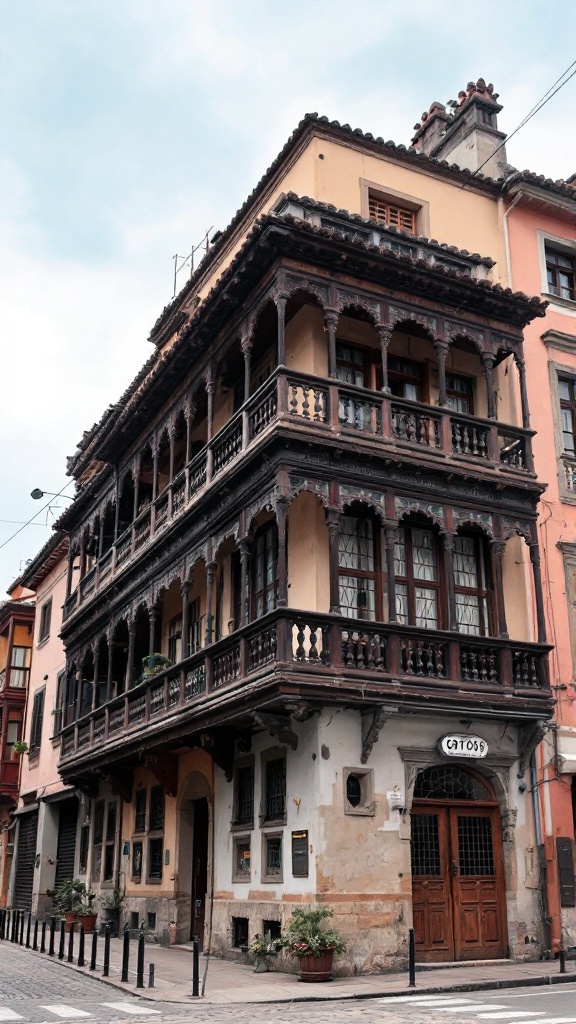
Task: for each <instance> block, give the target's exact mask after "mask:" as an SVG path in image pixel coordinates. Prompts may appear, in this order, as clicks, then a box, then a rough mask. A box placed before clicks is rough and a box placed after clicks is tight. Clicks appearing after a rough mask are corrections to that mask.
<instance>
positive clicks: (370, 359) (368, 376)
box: [336, 338, 380, 390]
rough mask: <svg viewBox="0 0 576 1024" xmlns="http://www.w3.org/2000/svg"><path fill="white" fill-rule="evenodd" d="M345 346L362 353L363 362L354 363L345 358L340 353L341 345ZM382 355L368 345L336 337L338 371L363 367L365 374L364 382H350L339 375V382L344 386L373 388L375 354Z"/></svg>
mask: <svg viewBox="0 0 576 1024" xmlns="http://www.w3.org/2000/svg"><path fill="white" fill-rule="evenodd" d="M342 346H345V347H346V348H349V349H351V350H353V351H355V352H358V353H360V355H361V356H362V362H361V363H354V362H351V361H350V360H348V359H344V358H343V357H342V356H341V355H338V349H339V347H342ZM375 355H378V356H380V353H379V352H376V350H375V349H371V348H369V347H368V346H367V345H357V344H356V343H355V342H351V341H349V340H348V338H336V373H338V369H350V370H356V369H361V370H362V373H363V375H364V383H363V384H348V383H347V381H345V380H342V378H340V377H338V380H339V382H340V383H341V384H342V387H344V388H359V387H361V388H366V389H367V390H373V386H374V381H373V380H372V368H373V365H374V361H375V360H374V356H375Z"/></svg>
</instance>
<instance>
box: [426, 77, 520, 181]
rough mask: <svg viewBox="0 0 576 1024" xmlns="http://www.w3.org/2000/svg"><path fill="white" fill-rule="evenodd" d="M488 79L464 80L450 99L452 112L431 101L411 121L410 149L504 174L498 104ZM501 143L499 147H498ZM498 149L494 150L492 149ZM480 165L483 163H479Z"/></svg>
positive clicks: (494, 174) (488, 174) (492, 174)
mask: <svg viewBox="0 0 576 1024" xmlns="http://www.w3.org/2000/svg"><path fill="white" fill-rule="evenodd" d="M497 100H498V93H495V92H494V86H493V85H492V83H490V84H489V85H486V82H485V81H484V79H483V78H479V79H478V81H477V82H468V85H467V86H466V90H465V91H464V90H462V92H460V93H458V101H457V102H456V103H451V104H450V106H452V108H453V110H452V114H448V113H447V112H446V107H445V106H444V105H443V104H442V103H433V104H432V106H431V107H430V109H429V111H428V112H427V113H425V114H422V118H421V120H420V122H419V123H418V124H417V125H415V126H414V127H415V130H416V134H415V135H414V137H413V139H412V145H413V146H414V149H416V150H418V151H419V152H421V153H424V154H425V155H426V156H431V157H434V158H435V159H436V160H448V162H449V163H454V164H457V165H458V167H462V168H468V169H469V170H470V171H477V170H479V168H480V167H482V174H484V175H486V177H489V178H501V177H503V176H504V175H505V174H506V171H507V167H508V164H507V161H506V149H505V147H504V146H502V143H503V142H504V141H505V139H506V135H505V134H504V133H503V132H500V131H498V114H499V113H500V111H501V110H502V107H501V106H500V104H499V103H497ZM499 146H502V148H501V149H498V147H499ZM496 150H498V152H496ZM482 165H484V166H482Z"/></svg>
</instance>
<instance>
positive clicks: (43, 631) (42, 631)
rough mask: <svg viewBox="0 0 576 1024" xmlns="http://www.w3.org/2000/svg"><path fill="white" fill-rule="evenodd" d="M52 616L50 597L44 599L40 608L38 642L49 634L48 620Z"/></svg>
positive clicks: (45, 638)
mask: <svg viewBox="0 0 576 1024" xmlns="http://www.w3.org/2000/svg"><path fill="white" fill-rule="evenodd" d="M51 618H52V598H49V600H48V601H45V602H44V604H43V605H42V607H41V608H40V628H39V630H38V642H39V643H42V641H43V640H47V639H48V637H49V636H50V620H51Z"/></svg>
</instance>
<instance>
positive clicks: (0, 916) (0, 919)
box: [0, 909, 6, 939]
mask: <svg viewBox="0 0 576 1024" xmlns="http://www.w3.org/2000/svg"><path fill="white" fill-rule="evenodd" d="M5 920H6V911H5V910H3V909H2V910H0V939H3V938H4V922H5Z"/></svg>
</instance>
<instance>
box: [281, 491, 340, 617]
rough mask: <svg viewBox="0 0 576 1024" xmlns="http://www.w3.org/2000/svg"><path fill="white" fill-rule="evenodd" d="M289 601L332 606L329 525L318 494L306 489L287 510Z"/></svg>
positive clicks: (308, 606) (323, 607) (322, 608)
mask: <svg viewBox="0 0 576 1024" xmlns="http://www.w3.org/2000/svg"><path fill="white" fill-rule="evenodd" d="M288 604H289V606H290V607H291V608H302V609H305V610H309V611H317V612H328V611H329V610H330V569H329V551H328V527H327V525H326V518H325V516H324V510H323V508H322V505H321V504H320V502H319V500H318V498H317V497H316V496H315V495H314V494H311V493H308V491H303V492H302V493H301V494H299V495H298V497H297V498H296V499H295V501H294V502H293V503H292V505H291V506H290V511H289V514H288Z"/></svg>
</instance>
